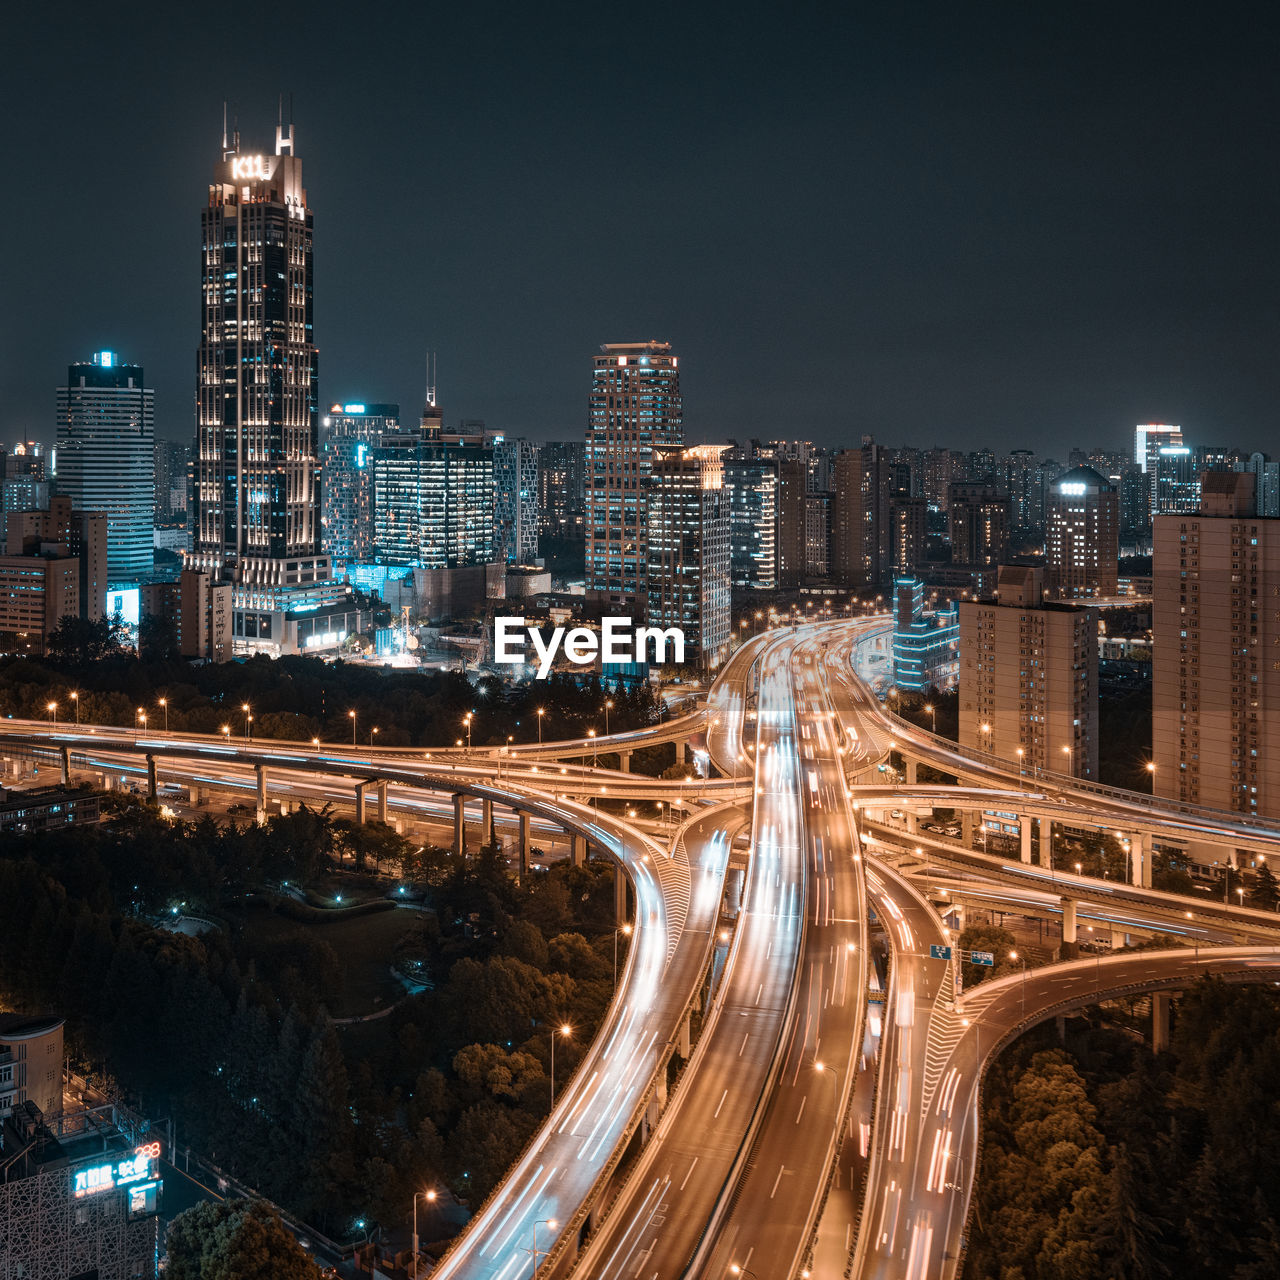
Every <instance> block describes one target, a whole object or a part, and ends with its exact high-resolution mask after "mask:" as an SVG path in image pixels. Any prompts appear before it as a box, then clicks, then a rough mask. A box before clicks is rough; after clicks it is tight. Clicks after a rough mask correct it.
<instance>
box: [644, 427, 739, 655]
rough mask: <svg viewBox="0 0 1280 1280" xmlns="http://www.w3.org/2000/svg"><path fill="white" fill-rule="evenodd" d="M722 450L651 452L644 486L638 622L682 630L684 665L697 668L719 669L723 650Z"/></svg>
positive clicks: (726, 522)
mask: <svg viewBox="0 0 1280 1280" xmlns="http://www.w3.org/2000/svg"><path fill="white" fill-rule="evenodd" d="M723 451H724V449H723V446H720V445H698V446H696V447H694V448H690V449H657V450H655V451H654V455H653V460H652V470H651V473H650V476H649V479H648V482H647V488H648V491H649V492H648V521H647V530H648V535H647V536H648V547H647V551H646V564H647V573H648V578H647V590H646V600H645V621H646V623H647V624H648V625H649V626H651V627H663V628H665V627H679V628H681V629H682V630H683V632H684V637H685V645H686V651H685V658H686V661H696V662H697V663H698V665H699V666H700V667H701V668H702V669H703V670H711V669H713V668H715V667H717V666H719V665H720V663H721V662H722V661H723V660H724V658H725V656H726V655H727V654H728V650H729V634H730V621H731V620H730V603H731V601H730V584H729V566H730V552H729V526H730V516H729V491H728V490H727V489H726V488H725V487H724V467H723V464H722V462H721V454H722V453H723ZM690 646H691V647H692V652H691V651H690Z"/></svg>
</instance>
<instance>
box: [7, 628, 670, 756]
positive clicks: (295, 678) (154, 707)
mask: <svg viewBox="0 0 1280 1280" xmlns="http://www.w3.org/2000/svg"><path fill="white" fill-rule="evenodd" d="M82 625H83V626H88V625H90V624H82ZM104 626H105V624H104ZM105 634H107V636H108V640H109V636H110V633H109V632H106V633H105ZM57 655H58V656H55V657H50V658H45V659H35V658H8V659H4V660H0V716H6V715H7V716H23V717H27V718H31V719H47V718H48V717H49V712H48V710H47V708H48V704H49V703H50V702H56V703H57V704H58V711H57V714H58V716H59V718H60V719H62V720H67V721H72V720H74V719H75V716H76V704H77V703H78V704H79V716H80V719H81V720H82V721H83V722H84V723H86V724H89V723H96V724H111V725H120V726H129V725H136V724H137V723H138V719H137V713H138V710H139V708H141V709H142V710H143V711H145V713H146V715H147V720H148V723H149V724H150V726H151V727H152V728H159V727H161V726H163V724H164V723H165V717H166V714H167V716H168V724H169V727H170V728H171V729H173V730H181V731H188V732H192V733H214V734H216V733H219V732H221V730H222V727H223V726H224V725H226V726H227V727H228V728H229V729H230V731H231V735H232V736H233V737H237V738H239V737H241V736H242V735H243V734H244V731H245V713H244V711H243V710H242V708H243V706H244V704H245V703H248V704H249V707H250V713H251V714H252V716H253V724H252V731H253V734H254V736H255V737H263V738H287V739H293V740H296V741H303V742H306V741H309V740H310V739H311V738H317V737H318V738H320V739H322V740H324V741H332V742H347V743H350V742H351V738H352V719H351V715H350V713H351V712H352V711H354V712H355V713H356V716H355V736H356V741H357V742H358V743H360V744H362V745H366V746H367V745H368V742H369V735H370V732H371V731H372V730H373V729H375V728H376V729H377V730H378V732H377V735H376V736H375V739H374V741H375V742H376V743H377V744H378V745H380V746H396V747H404V746H414V747H418V746H422V747H434V746H452V745H453V744H454V743H455V742H456V741H457V739H458V738H462V739H463V741H464V742H465V741H466V736H467V734H466V729H465V728H464V726H463V717H464V716H465V715H466V714H467V713H468V712H474V713H475V714H474V718H473V720H472V723H471V742H472V744H473V745H475V746H482V745H484V746H489V745H501V744H502V743H504V742H506V740H507V735H508V734H510V735H512V736H513V737H514V739H515V741H517V742H531V741H536V740H537V737H538V719H539V717H538V714H537V712H538V708H539V707H542V708H543V709H544V711H545V715H544V716H543V717H542V733H543V736H544V737H545V738H546V739H547V740H548V741H550V740H551V739H553V738H564V737H580V736H583V735H585V733H586V731H587V730H588V729H590V728H594V729H595V730H596V732H597V733H604V731H605V702H606V700H608V701H610V702H612V704H613V705H612V706H611V707H610V708H609V714H608V727H609V729H610V730H612V731H614V732H618V731H620V730H625V729H636V728H641V727H643V726H644V725H646V724H650V723H652V722H653V721H655V720H657V719H658V703H657V701H656V699H655V698H654V697H653V694H652V693H651V692H650V690H649V688H648V686H640V687H629V686H621V685H620V686H618V687H617V688H606V687H605V686H604V685H603V684H602V683H601V682H600V681H599V680H598V679H596V678H577V677H571V676H565V675H553V676H551V677H550V678H549V679H547V680H538V681H530V682H528V683H525V684H517V685H512V684H506V683H504V682H502V681H499V680H497V679H494V678H492V677H485V678H482V679H480V680H479V681H477V682H476V683H474V684H473V683H472V682H471V681H470V680H469V679H468V678H467V677H466V676H464V675H462V674H461V673H460V672H439V671H437V672H430V673H426V674H423V673H419V672H416V671H405V670H401V669H397V668H391V667H375V666H369V665H366V664H363V663H350V662H323V661H322V660H321V659H319V658H303V657H291V658H280V659H270V658H266V657H261V656H259V657H255V658H250V659H248V660H247V661H244V662H225V663H216V664H215V663H210V664H204V665H200V666H194V665H192V664H190V663H187V662H184V661H181V660H180V659H156V660H145V661H144V660H140V659H139V658H137V657H136V656H135V655H133V654H132V653H131V652H128V651H126V650H122V649H120V648H118V647H116V646H115V645H114V644H112V643H106V644H104V645H103V646H102V647H101V648H100V649H99V648H98V647H93V648H92V649H91V650H84V649H83V648H82V647H80V646H63V647H61V648H59V649H58V650H57ZM72 692H75V693H76V694H77V698H76V699H75V700H73V699H72V698H71V694H72ZM161 698H164V699H165V701H166V703H167V707H163V708H162V707H161V706H160V705H159V700H160V699H161Z"/></svg>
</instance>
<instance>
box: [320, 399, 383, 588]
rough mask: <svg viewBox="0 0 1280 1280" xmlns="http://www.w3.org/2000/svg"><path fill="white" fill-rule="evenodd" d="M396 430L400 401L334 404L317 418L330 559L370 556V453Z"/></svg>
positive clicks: (361, 561) (363, 559) (325, 538)
mask: <svg viewBox="0 0 1280 1280" xmlns="http://www.w3.org/2000/svg"><path fill="white" fill-rule="evenodd" d="M399 430H400V406H399V405H398V404H370V403H367V402H364V401H350V402H348V403H345V404H335V405H334V406H333V408H332V409H330V410H329V412H328V413H326V414H325V415H324V417H323V419H322V420H321V423H320V456H321V459H322V461H323V467H324V470H323V484H322V486H321V494H322V495H323V500H322V502H321V508H320V510H321V517H320V518H321V524H322V526H323V530H324V532H323V535H322V546H323V550H324V553H325V555H327V556H330V557H331V558H332V559H334V560H340V561H344V562H352V563H355V564H364V563H367V562H369V561H371V560H372V559H373V523H374V517H373V455H374V453H375V451H376V450H377V448H378V446H379V445H380V444H381V443H382V437H383V436H384V435H392V434H395V433H396V432H398V431H399Z"/></svg>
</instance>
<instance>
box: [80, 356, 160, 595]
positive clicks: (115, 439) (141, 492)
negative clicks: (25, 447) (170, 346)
mask: <svg viewBox="0 0 1280 1280" xmlns="http://www.w3.org/2000/svg"><path fill="white" fill-rule="evenodd" d="M155 465H156V464H155V423H154V393H153V392H152V391H151V390H150V389H149V388H148V387H147V386H146V385H145V381H144V378H143V372H142V367H141V366H140V365H136V364H123V363H122V362H121V361H120V359H119V357H118V356H117V355H116V354H115V353H114V352H111V351H98V352H95V353H94V357H93V360H92V361H89V362H86V363H84V364H73V365H72V366H71V367H70V368H69V369H68V371H67V385H66V386H65V387H59V388H58V455H57V472H56V475H55V479H56V482H57V488H58V492H59V493H60V494H62V495H64V496H65V497H68V498H70V499H71V505H72V507H73V508H74V509H75V510H77V511H95V512H102V513H104V514H105V515H106V517H107V579H108V583H109V584H110V585H111V586H128V585H130V584H132V583H136V582H138V581H139V580H140V579H141V578H143V577H145V576H146V575H147V574H149V573H150V572H151V570H152V569H153V567H154V566H155V546H154V542H155V533H154V530H155V510H154V502H155Z"/></svg>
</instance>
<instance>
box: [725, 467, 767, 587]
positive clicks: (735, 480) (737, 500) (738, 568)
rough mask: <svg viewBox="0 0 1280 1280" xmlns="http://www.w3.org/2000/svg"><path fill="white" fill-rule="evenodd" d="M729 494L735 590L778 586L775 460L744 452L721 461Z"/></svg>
mask: <svg viewBox="0 0 1280 1280" xmlns="http://www.w3.org/2000/svg"><path fill="white" fill-rule="evenodd" d="M722 465H723V467H724V487H725V491H726V492H727V493H728V495H729V564H730V577H731V579H732V582H733V586H734V589H735V590H738V591H741V590H744V589H745V590H748V591H751V590H758V591H773V590H775V589H776V588H777V585H778V460H777V459H776V458H761V457H758V456H756V455H755V454H754V453H753V452H751V451H750V450H747V449H738V448H735V449H731V450H729V451H728V452H726V453H725V454H724V456H723V458H722Z"/></svg>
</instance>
